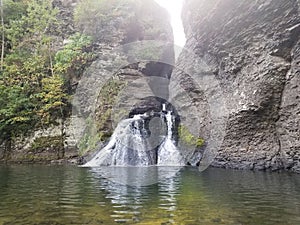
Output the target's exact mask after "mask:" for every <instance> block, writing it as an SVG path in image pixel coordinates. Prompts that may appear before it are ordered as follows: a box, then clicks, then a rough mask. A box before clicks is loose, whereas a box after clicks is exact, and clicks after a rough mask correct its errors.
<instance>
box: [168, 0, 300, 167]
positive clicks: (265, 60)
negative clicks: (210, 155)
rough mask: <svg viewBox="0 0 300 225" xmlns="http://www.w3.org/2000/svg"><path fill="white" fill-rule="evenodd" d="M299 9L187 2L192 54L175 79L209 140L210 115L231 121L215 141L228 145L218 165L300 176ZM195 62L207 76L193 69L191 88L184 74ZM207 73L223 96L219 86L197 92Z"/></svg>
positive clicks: (284, 1)
mask: <svg viewBox="0 0 300 225" xmlns="http://www.w3.org/2000/svg"><path fill="white" fill-rule="evenodd" d="M299 5H300V2H299V1H297V0H267V1H265V0H257V1H248V0H241V1H236V0H187V1H186V2H185V5H184V9H183V13H182V17H183V22H184V27H185V33H186V36H187V43H186V49H189V50H190V52H189V51H183V52H182V54H181V55H180V57H179V60H178V63H177V66H176V67H177V68H176V69H175V70H174V72H173V74H172V76H174V77H176V79H177V80H178V81H179V82H181V84H182V86H183V87H184V88H185V90H187V91H188V92H189V93H190V97H191V99H192V102H191V104H193V105H194V106H195V107H198V111H197V113H198V116H199V117H201V118H202V119H201V121H202V122H201V125H200V126H199V130H200V135H201V136H202V137H204V138H209V136H210V133H209V130H210V128H211V127H210V126H211V125H210V124H211V120H212V119H211V117H210V116H209V115H210V112H215V113H218V114H219V115H218V116H219V117H220V118H221V117H222V116H223V117H224V119H226V121H227V122H226V126H224V127H225V128H224V129H225V130H224V133H222V132H220V133H219V134H217V135H219V136H218V137H219V140H220V139H223V136H224V139H223V142H222V145H221V147H220V148H219V149H218V152H217V154H216V156H215V159H214V161H213V163H212V165H213V166H216V167H224V168H238V169H255V170H256V169H257V170H269V169H270V170H278V169H288V170H291V171H295V172H300V158H299V157H300V100H299V97H300V96H299V95H300V64H299V63H300V39H299V37H300V15H299V12H300V6H299ZM191 52H192V53H193V54H195V55H194V56H192V55H193V54H191ZM195 56H196V57H195ZM197 60H198V61H199V60H200V61H201V62H202V63H203V64H205V66H207V67H208V69H206V72H203V68H202V69H201V68H200V69H198V70H197V69H194V70H193V71H194V74H193V76H194V77H196V78H195V80H194V83H193V80H191V79H189V77H188V76H186V74H185V73H184V72H183V70H185V71H187V70H188V69H189V68H192V67H193V66H194V65H195V63H196V61H197ZM190 71H191V70H190ZM205 73H206V74H209V75H210V76H214V77H215V78H216V80H217V81H218V85H217V86H218V87H220V88H221V91H222V95H221V96H220V95H219V94H218V93H219V91H216V90H217V86H213V85H212V86H210V87H209V88H208V89H205V88H202V89H201V88H200V90H198V89H197V85H195V83H197V82H198V81H197V77H198V78H199V82H200V80H201V79H200V78H201V77H202V76H204V74H205ZM200 86H201V85H200ZM207 95H209V96H215V99H219V98H222V99H223V100H224V103H225V105H224V106H225V107H224V108H220V109H219V111H217V110H216V109H214V107H216V106H214V105H213V104H208V101H207V98H206V96H207ZM210 98H211V97H210Z"/></svg>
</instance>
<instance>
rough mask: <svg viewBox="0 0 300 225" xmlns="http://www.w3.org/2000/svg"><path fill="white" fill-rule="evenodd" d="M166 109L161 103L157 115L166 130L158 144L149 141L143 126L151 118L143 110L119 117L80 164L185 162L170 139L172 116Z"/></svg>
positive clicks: (131, 164) (138, 164) (176, 163)
mask: <svg viewBox="0 0 300 225" xmlns="http://www.w3.org/2000/svg"><path fill="white" fill-rule="evenodd" d="M165 111H166V105H162V112H160V115H161V117H162V119H163V120H164V121H165V122H166V125H167V134H166V136H165V138H164V140H163V141H162V143H160V144H159V146H155V147H154V148H153V147H152V145H151V138H149V136H150V132H149V130H148V129H147V127H146V121H147V120H150V119H151V118H149V116H147V115H145V114H140V115H134V116H133V118H129V119H125V120H122V121H121V122H120V123H119V124H118V126H117V128H116V129H115V131H114V133H113V135H112V136H111V138H110V141H109V142H108V144H107V145H106V146H105V147H104V148H102V149H101V150H99V152H98V153H97V154H96V155H95V156H94V157H93V158H92V159H91V160H90V161H89V162H87V163H86V164H85V165H83V166H84V167H97V166H152V165H159V166H182V165H184V160H183V157H182V155H181V153H180V151H179V150H178V149H177V147H176V146H175V144H174V141H173V131H172V130H173V128H174V122H175V117H174V115H172V112H171V111H168V112H167V113H166V114H165ZM152 135H154V134H152ZM155 138H156V139H157V138H158V137H155ZM152 140H153V138H152ZM152 144H153V143H152Z"/></svg>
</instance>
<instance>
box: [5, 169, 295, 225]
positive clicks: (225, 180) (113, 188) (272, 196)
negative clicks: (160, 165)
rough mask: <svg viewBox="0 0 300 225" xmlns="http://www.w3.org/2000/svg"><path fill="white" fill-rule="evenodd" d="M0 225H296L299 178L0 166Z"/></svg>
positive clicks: (241, 173) (211, 171) (242, 173)
mask: <svg viewBox="0 0 300 225" xmlns="http://www.w3.org/2000/svg"><path fill="white" fill-rule="evenodd" d="M122 170H124V171H122ZM151 174H152V175H153V176H152V175H151ZM138 180H142V182H141V183H139V182H138ZM147 182H148V183H147ZM126 184H127V185H126ZM128 184H130V185H128ZM145 184H147V186H142V185H145ZM0 224H14V225H15V224H108V225H110V224H144V225H145V224H151V225H152V224H154V225H155V224H164V225H166V224H191V225H198V224H204V225H210V224H232V225H233V224H234V225H252V224H253V225H267V224H269V225H298V224H300V175H297V174H288V173H266V172H251V171H234V170H223V169H208V170H206V171H204V172H202V173H200V172H199V171H198V170H197V168H169V169H167V170H163V171H162V172H161V171H158V172H156V173H152V172H151V173H138V174H137V172H134V170H130V171H128V170H126V169H122V168H119V169H118V171H117V172H116V171H115V172H112V173H110V172H107V170H106V171H103V170H99V169H91V168H78V167H75V166H41V165H26V166H25V165H10V166H0Z"/></svg>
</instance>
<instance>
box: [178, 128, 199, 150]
mask: <svg viewBox="0 0 300 225" xmlns="http://www.w3.org/2000/svg"><path fill="white" fill-rule="evenodd" d="M178 136H179V139H180V140H182V141H183V143H184V144H186V145H188V146H194V147H196V148H200V147H202V146H203V144H204V139H202V138H200V137H196V136H194V135H193V134H192V133H191V132H190V131H189V129H188V128H187V127H185V126H184V125H179V126H178Z"/></svg>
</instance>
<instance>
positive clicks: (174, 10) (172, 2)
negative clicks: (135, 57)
mask: <svg viewBox="0 0 300 225" xmlns="http://www.w3.org/2000/svg"><path fill="white" fill-rule="evenodd" d="M155 1H156V2H157V3H158V4H159V5H160V6H162V7H164V8H165V9H166V10H167V11H168V12H169V14H170V16H171V25H172V28H173V32H174V44H175V45H178V46H179V47H184V44H185V41H186V39H185V34H184V30H183V25H182V21H181V9H182V4H183V1H184V0H155Z"/></svg>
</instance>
